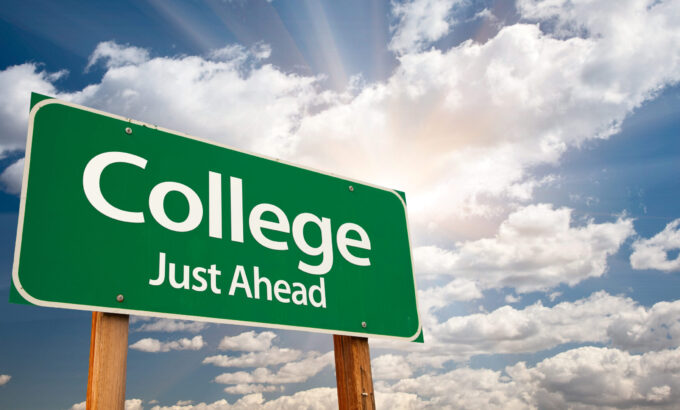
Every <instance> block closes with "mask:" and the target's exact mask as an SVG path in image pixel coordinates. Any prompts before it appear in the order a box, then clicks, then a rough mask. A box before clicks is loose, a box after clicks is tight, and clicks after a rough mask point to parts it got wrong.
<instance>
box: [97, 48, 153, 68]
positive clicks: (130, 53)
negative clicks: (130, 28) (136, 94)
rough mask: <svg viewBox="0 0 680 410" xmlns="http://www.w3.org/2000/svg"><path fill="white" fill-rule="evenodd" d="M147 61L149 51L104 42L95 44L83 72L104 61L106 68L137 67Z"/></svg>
mask: <svg viewBox="0 0 680 410" xmlns="http://www.w3.org/2000/svg"><path fill="white" fill-rule="evenodd" d="M148 60H149V51H148V50H146V49H143V48H139V47H133V46H130V45H121V44H118V43H116V42H115V41H105V42H103V43H99V44H97V47H96V48H95V49H94V52H93V53H92V54H91V55H90V58H89V60H88V62H87V66H86V67H85V70H89V69H90V67H92V66H93V65H95V64H97V62H99V61H104V63H105V64H106V68H114V67H122V66H125V65H139V64H143V63H145V62H146V61H148Z"/></svg>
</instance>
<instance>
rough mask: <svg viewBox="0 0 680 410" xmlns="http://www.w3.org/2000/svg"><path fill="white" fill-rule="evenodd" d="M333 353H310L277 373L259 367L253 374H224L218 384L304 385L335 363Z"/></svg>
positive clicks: (217, 380)
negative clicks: (303, 383)
mask: <svg viewBox="0 0 680 410" xmlns="http://www.w3.org/2000/svg"><path fill="white" fill-rule="evenodd" d="M334 360H335V356H334V353H333V352H328V353H326V354H320V353H318V352H313V351H312V352H309V353H308V354H307V357H305V358H304V359H302V360H300V361H297V362H291V363H287V364H285V365H283V366H282V367H281V368H280V369H279V370H278V371H277V372H272V371H271V370H269V369H267V368H264V367H258V368H257V369H255V370H253V371H252V372H235V373H222V374H220V375H219V376H217V377H216V378H215V381H216V382H217V383H222V384H236V385H238V384H251V383H258V384H260V383H264V384H287V383H302V382H304V381H307V380H308V379H309V378H310V377H312V376H315V375H317V374H318V373H319V372H320V371H321V370H323V369H324V368H326V367H327V366H330V365H332V364H333V363H334Z"/></svg>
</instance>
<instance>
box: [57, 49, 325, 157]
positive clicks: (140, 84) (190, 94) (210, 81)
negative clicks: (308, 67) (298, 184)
mask: <svg viewBox="0 0 680 410" xmlns="http://www.w3.org/2000/svg"><path fill="white" fill-rule="evenodd" d="M102 44H107V43H102ZM102 47H103V48H104V49H105V51H106V53H105V57H106V59H107V62H108V63H109V65H108V66H107V70H106V72H105V74H104V76H103V77H102V79H101V81H100V82H99V83H97V84H92V85H89V86H87V87H86V88H84V89H83V90H81V91H78V92H75V93H73V94H71V95H69V97H70V98H71V99H72V100H74V101H75V102H78V103H80V104H84V105H87V106H91V107H94V108H98V109H102V110H105V111H108V112H113V113H116V114H119V115H123V116H127V117H132V118H135V119H138V120H141V121H145V122H149V123H152V124H159V125H162V126H163V127H166V128H170V129H174V130H178V131H182V132H186V133H189V134H192V135H196V136H200V137H202V138H208V139H212V140H214V141H217V142H221V143H224V144H228V145H231V146H235V147H238V148H241V149H248V150H252V151H255V152H258V153H264V154H269V155H282V154H283V153H285V152H287V151H288V150H289V149H290V144H291V134H292V132H294V130H295V129H296V127H297V123H298V121H299V118H300V117H301V116H303V115H304V114H305V112H306V110H307V109H308V108H309V107H310V106H312V105H314V104H317V99H318V95H317V92H316V90H315V85H316V78H314V77H303V76H298V75H295V74H286V73H284V72H282V71H280V70H279V69H277V68H276V67H273V66H272V65H269V64H266V63H265V62H264V61H263V59H264V58H265V57H266V56H267V52H266V50H267V47H268V46H266V45H260V46H258V47H255V48H253V49H250V50H247V49H245V48H243V47H241V46H232V47H228V48H224V49H220V50H215V51H214V52H213V53H212V54H211V55H208V56H206V57H199V56H178V57H155V58H147V56H146V55H145V54H144V53H142V52H140V49H138V48H135V47H131V46H121V45H115V47H113V46H111V45H110V44H109V45H106V46H102ZM100 54H101V53H100ZM100 54H98V53H97V50H95V53H94V54H93V55H92V57H91V60H92V59H94V61H96V60H98V59H99V58H102V57H101V56H100ZM102 55H104V54H102ZM131 56H132V57H131ZM112 62H115V64H114V63H112ZM219 107H224V108H219Z"/></svg>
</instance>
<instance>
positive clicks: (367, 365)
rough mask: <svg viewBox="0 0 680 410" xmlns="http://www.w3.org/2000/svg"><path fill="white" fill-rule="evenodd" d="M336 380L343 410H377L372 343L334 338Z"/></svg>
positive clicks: (343, 337) (351, 337)
mask: <svg viewBox="0 0 680 410" xmlns="http://www.w3.org/2000/svg"><path fill="white" fill-rule="evenodd" d="M333 345H334V347H335V377H336V379H337V385H338V407H339V409H340V410H374V409H375V396H374V394H373V375H372V374H371V355H370V352H369V349H368V339H367V338H365V337H354V336H339V335H333Z"/></svg>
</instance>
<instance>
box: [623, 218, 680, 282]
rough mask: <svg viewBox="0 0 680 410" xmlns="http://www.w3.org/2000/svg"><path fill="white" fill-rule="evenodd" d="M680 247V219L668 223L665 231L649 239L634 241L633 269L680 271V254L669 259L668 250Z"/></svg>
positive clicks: (631, 259)
mask: <svg viewBox="0 0 680 410" xmlns="http://www.w3.org/2000/svg"><path fill="white" fill-rule="evenodd" d="M677 249H680V219H676V220H674V221H673V222H671V223H669V224H668V225H666V227H665V228H664V230H663V231H661V232H659V233H657V234H656V235H654V236H653V237H651V238H649V239H638V240H636V241H635V242H634V243H633V253H632V254H631V255H630V264H631V266H632V267H633V269H657V270H660V271H663V272H677V271H680V255H678V256H676V257H675V258H674V259H669V256H668V252H669V251H673V250H677Z"/></svg>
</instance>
